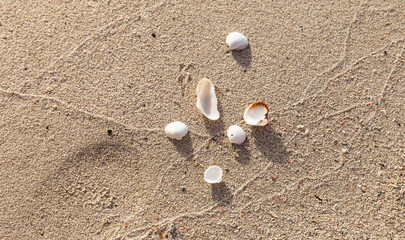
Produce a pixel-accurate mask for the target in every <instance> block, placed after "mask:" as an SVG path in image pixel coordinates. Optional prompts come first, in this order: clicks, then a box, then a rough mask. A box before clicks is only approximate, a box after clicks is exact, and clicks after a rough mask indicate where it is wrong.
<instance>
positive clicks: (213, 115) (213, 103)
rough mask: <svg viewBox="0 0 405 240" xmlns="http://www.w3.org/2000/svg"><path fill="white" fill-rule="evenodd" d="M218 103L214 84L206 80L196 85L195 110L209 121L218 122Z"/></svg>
mask: <svg viewBox="0 0 405 240" xmlns="http://www.w3.org/2000/svg"><path fill="white" fill-rule="evenodd" d="M217 105H218V101H217V96H216V95H215V87H214V84H213V83H212V82H211V81H210V80H209V79H207V78H203V79H201V80H200V81H199V82H198V84H197V108H198V109H199V110H200V111H201V112H202V113H203V114H204V115H205V116H206V117H207V118H209V119H211V120H218V118H219V112H218V109H217Z"/></svg>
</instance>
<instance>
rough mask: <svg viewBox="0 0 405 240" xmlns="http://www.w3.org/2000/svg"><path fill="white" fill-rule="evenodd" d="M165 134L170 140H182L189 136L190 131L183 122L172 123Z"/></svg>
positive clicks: (166, 128)
mask: <svg viewBox="0 0 405 240" xmlns="http://www.w3.org/2000/svg"><path fill="white" fill-rule="evenodd" d="M165 133H166V135H167V136H168V137H169V138H172V139H176V140H181V139H182V138H183V137H184V136H186V135H187V133H188V129H187V126H186V124H184V123H182V122H171V123H169V124H168V125H167V126H166V127H165Z"/></svg>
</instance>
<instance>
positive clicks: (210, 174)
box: [204, 166, 222, 184]
mask: <svg viewBox="0 0 405 240" xmlns="http://www.w3.org/2000/svg"><path fill="white" fill-rule="evenodd" d="M204 180H205V181H206V182H207V183H211V184H213V183H220V182H222V169H221V168H220V167H217V166H211V167H209V168H207V170H205V173H204Z"/></svg>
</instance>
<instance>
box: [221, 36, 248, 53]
mask: <svg viewBox="0 0 405 240" xmlns="http://www.w3.org/2000/svg"><path fill="white" fill-rule="evenodd" d="M226 44H227V45H228V46H229V48H230V49H231V50H236V51H240V50H243V49H245V48H246V47H247V46H248V45H249V41H248V39H247V37H246V36H245V35H243V34H242V33H238V32H232V33H230V34H228V36H227V37H226Z"/></svg>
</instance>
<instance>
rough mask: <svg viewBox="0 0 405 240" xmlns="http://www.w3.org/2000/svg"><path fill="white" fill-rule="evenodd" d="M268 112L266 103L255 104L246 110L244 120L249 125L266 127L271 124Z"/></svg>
mask: <svg viewBox="0 0 405 240" xmlns="http://www.w3.org/2000/svg"><path fill="white" fill-rule="evenodd" d="M268 112H269V109H268V108H267V105H266V104H265V103H263V102H255V103H253V104H252V105H250V106H249V107H248V108H247V109H246V111H245V114H244V115H243V119H244V120H245V122H246V123H247V124H249V125H254V126H264V125H266V124H267V123H269V117H268V115H267V114H268Z"/></svg>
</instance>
